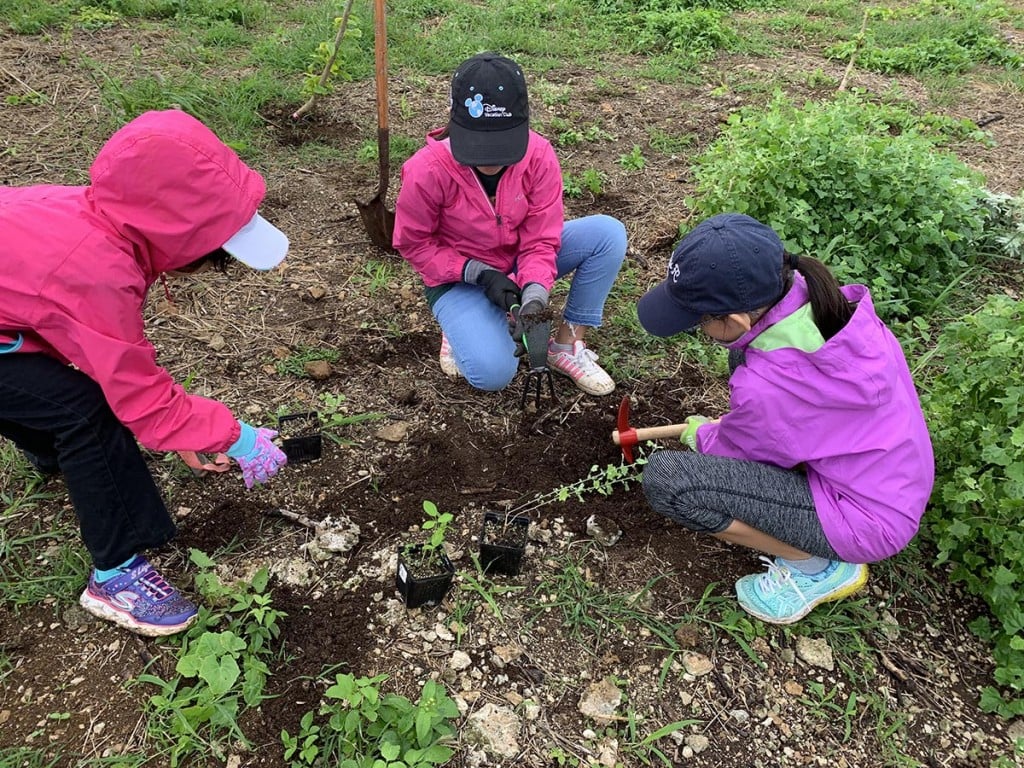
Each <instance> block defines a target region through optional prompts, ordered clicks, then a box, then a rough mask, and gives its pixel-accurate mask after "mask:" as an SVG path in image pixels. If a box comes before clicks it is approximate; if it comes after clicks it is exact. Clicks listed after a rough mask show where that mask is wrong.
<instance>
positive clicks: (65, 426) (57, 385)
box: [0, 353, 175, 569]
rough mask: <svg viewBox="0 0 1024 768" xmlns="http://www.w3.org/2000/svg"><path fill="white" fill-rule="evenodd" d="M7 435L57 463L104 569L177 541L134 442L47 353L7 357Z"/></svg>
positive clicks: (93, 390) (90, 390)
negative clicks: (141, 552) (168, 542)
mask: <svg viewBox="0 0 1024 768" xmlns="http://www.w3.org/2000/svg"><path fill="white" fill-rule="evenodd" d="M0 435H3V436H4V437H7V438H10V439H11V440H13V441H14V443H15V445H17V446H18V447H19V448H21V449H22V450H25V451H28V452H29V453H32V454H34V455H35V456H37V457H38V458H39V459H40V460H41V463H43V464H49V463H53V462H54V461H56V463H57V465H58V466H59V467H60V470H61V471H62V472H63V473H64V479H65V482H66V483H67V486H68V493H69V494H70V496H71V502H72V504H73V505H74V507H75V514H76V515H77V516H78V524H79V527H80V528H81V531H82V539H83V541H84V542H85V546H86V548H87V549H88V550H89V554H90V555H92V560H93V564H94V565H95V566H96V567H97V568H103V569H105V568H113V567H114V566H116V565H120V564H121V563H123V562H124V561H125V560H127V559H128V558H129V557H131V556H132V555H134V554H136V553H138V552H140V551H141V550H143V549H148V548H150V547H158V546H160V545H162V544H165V543H167V541H169V540H170V539H171V537H172V536H174V533H175V528H174V522H173V521H172V520H171V517H170V515H169V514H168V513H167V507H166V506H165V505H164V502H163V499H162V498H161V497H160V493H159V491H158V490H157V487H156V483H154V482H153V476H152V475H151V474H150V472H149V469H148V468H147V467H146V463H145V461H144V460H143V458H142V453H141V452H140V451H139V446H138V444H137V443H136V442H135V437H134V436H133V435H132V433H131V432H129V431H128V429H127V428H125V426H124V425H123V424H121V422H120V421H118V420H117V417H116V416H114V413H113V411H111V410H110V406H109V405H107V401H106V398H104V396H103V391H102V390H101V389H100V387H99V385H98V384H96V382H94V381H93V380H92V379H90V378H89V377H88V376H86V375H85V374H84V373H82V372H81V371H78V370H75V369H74V368H71V367H70V366H67V365H63V364H62V363H60V362H58V361H57V360H54V359H53V358H51V357H48V356H46V355H41V354H21V353H13V354H6V355H0Z"/></svg>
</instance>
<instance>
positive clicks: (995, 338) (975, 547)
mask: <svg viewBox="0 0 1024 768" xmlns="http://www.w3.org/2000/svg"><path fill="white" fill-rule="evenodd" d="M934 360H935V362H937V364H938V365H939V366H940V370H941V373H940V375H938V376H936V377H935V379H934V381H933V382H932V383H931V387H930V391H929V392H927V393H926V394H925V395H924V396H923V398H922V402H923V405H924V408H925V414H926V416H927V418H928V422H929V427H930V429H931V433H932V438H933V442H934V447H935V464H936V482H935V491H934V493H933V495H932V507H931V509H930V511H929V512H928V514H927V515H926V517H925V528H924V529H925V532H926V534H927V535H928V536H929V537H930V538H931V539H933V540H934V541H935V543H936V545H937V546H938V551H939V557H938V561H939V563H944V562H947V561H948V562H950V563H952V564H953V570H952V576H951V577H952V578H953V579H954V580H955V581H961V582H963V583H964V584H965V585H966V586H967V588H968V589H969V590H970V591H971V592H972V593H974V594H976V595H979V596H980V597H982V598H983V599H984V600H985V602H986V603H987V604H988V606H989V608H990V609H991V611H992V617H993V619H994V621H993V620H992V619H990V618H989V617H987V616H984V617H982V618H980V619H978V620H976V621H975V622H973V623H972V625H971V628H972V629H973V630H974V631H975V632H977V633H978V634H979V635H980V636H981V637H983V638H985V639H986V640H989V641H991V642H992V645H993V655H994V657H995V661H996V672H995V681H996V683H997V684H999V685H1000V686H1002V687H1003V688H1004V689H1005V690H1006V691H1007V692H1008V694H1009V695H1008V696H1007V697H1003V696H1001V695H1000V693H999V692H998V691H997V690H996V689H995V688H991V687H990V688H988V689H986V690H985V691H984V692H983V694H982V701H981V704H982V707H983V708H984V709H986V710H987V711H994V712H999V713H1000V714H1002V715H1004V716H1009V715H1019V714H1024V607H1022V603H1021V592H1022V591H1024V418H1022V417H1024V372H1022V370H1021V360H1024V301H1014V300H1012V299H1010V298H1008V297H1006V296H993V297H991V298H990V299H989V300H988V302H987V303H986V304H985V305H984V307H982V308H981V310H980V311H978V312H977V313H975V314H972V315H968V316H967V317H964V318H963V319H961V320H960V321H959V322H956V323H953V324H951V325H949V326H947V327H946V328H944V329H943V331H942V333H941V334H940V336H939V339H938V344H937V347H936V357H935V358H934Z"/></svg>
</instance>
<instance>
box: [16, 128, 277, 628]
mask: <svg viewBox="0 0 1024 768" xmlns="http://www.w3.org/2000/svg"><path fill="white" fill-rule="evenodd" d="M89 177H90V184H89V185H88V186H84V187H74V186H42V185H40V186H29V187H14V188H10V187H7V188H0V242H3V243H4V248H3V265H4V266H3V270H2V272H0V435H3V436H4V437H6V438H8V439H10V440H12V441H13V442H14V443H15V444H16V445H17V446H18V447H19V448H21V449H22V450H23V451H24V452H25V454H26V456H27V457H28V458H29V460H30V461H31V462H32V463H33V464H34V465H35V466H36V468H37V469H40V470H41V471H44V472H56V471H58V470H59V471H61V472H62V473H63V475H64V479H65V481H66V483H67V487H68V493H69V494H70V496H71V501H72V503H73V504H74V507H75V512H76V514H77V516H78V520H79V525H80V528H81V532H82V539H83V540H84V542H85V546H86V548H87V549H88V550H89V554H90V555H91V557H92V561H93V566H94V567H93V570H92V573H91V575H90V577H89V584H88V586H87V587H86V589H85V591H84V592H83V593H82V598H81V603H82V605H83V607H85V609H86V610H88V611H89V612H91V613H93V614H95V615H97V616H100V617H102V618H105V619H109V620H111V621H114V622H116V623H117V624H119V625H121V626H123V627H126V628H127V629H130V630H132V631H134V632H137V633H139V634H142V635H151V636H156V635H169V634H173V633H175V632H179V631H181V630H183V629H185V628H186V627H187V626H188V625H189V624H191V623H192V621H193V620H194V619H195V617H196V606H195V605H193V604H192V603H191V602H190V601H189V600H187V599H186V598H185V597H183V596H182V595H181V594H180V593H179V592H178V590H176V589H175V588H174V587H173V586H171V585H170V584H168V583H167V581H166V580H165V579H164V578H163V577H162V576H161V575H160V574H159V573H158V572H157V571H156V570H155V569H154V568H153V567H152V566H151V565H150V564H149V562H148V561H147V560H146V558H145V557H143V556H142V555H141V554H140V553H141V552H142V550H145V549H148V548H151V547H158V546H161V545H162V544H164V543H166V542H167V541H168V540H169V539H170V538H171V537H172V536H173V535H174V532H175V529H174V523H173V522H172V520H171V518H170V515H168V513H167V509H166V507H165V506H164V502H163V500H162V499H161V497H160V494H159V492H158V490H157V488H156V485H155V483H154V482H153V478H152V476H151V475H150V473H149V470H148V469H147V467H146V464H145V462H144V460H143V457H142V454H141V453H140V451H139V447H138V444H137V443H136V440H138V442H140V443H142V444H143V445H144V446H146V447H147V448H150V449H153V450H158V451H201V452H211V453H213V452H226V453H227V455H228V456H230V457H232V458H234V459H235V460H236V461H237V462H238V464H239V465H240V466H241V468H242V477H243V480H244V481H245V484H246V486H247V487H252V485H253V483H257V482H266V480H267V479H268V478H269V477H271V476H272V475H274V474H275V473H276V472H277V471H278V468H279V467H280V466H282V465H283V464H284V463H285V456H284V454H283V453H282V452H281V451H280V449H278V448H277V447H276V446H275V445H274V444H273V443H272V442H271V439H272V438H273V437H274V435H275V433H274V432H273V431H271V430H269V429H256V428H254V427H252V426H250V425H248V424H246V423H245V422H242V421H239V420H237V419H236V418H235V417H234V416H233V415H232V414H231V411H230V410H228V408H227V407H226V406H225V405H223V404H221V403H219V402H217V401H215V400H209V399H207V398H204V397H198V396H196V395H190V394H188V393H187V392H186V391H185V390H184V389H183V388H182V387H181V385H179V384H178V383H176V382H175V381H174V380H173V379H172V378H171V376H170V374H169V373H168V372H167V371H166V370H165V369H164V368H162V367H161V366H159V365H158V364H157V362H156V350H155V349H154V348H153V346H152V345H151V344H150V342H149V341H148V339H147V338H146V335H145V330H144V328H143V316H142V308H143V304H144V302H145V300H146V293H147V291H148V290H149V288H150V286H151V285H152V284H153V283H154V282H155V281H156V280H157V279H158V278H159V277H160V276H161V275H162V274H185V273H194V272H197V271H199V270H201V269H205V268H207V267H208V266H210V265H211V264H212V265H220V266H223V265H224V264H226V262H227V260H228V259H229V258H230V257H233V258H235V259H237V260H238V261H241V262H242V263H244V264H246V265H248V266H250V267H253V268H254V269H270V268H272V267H274V266H276V265H277V264H278V263H279V262H280V261H281V260H282V259H283V258H284V256H285V254H286V253H287V250H288V239H287V238H286V237H285V236H284V234H283V233H282V232H280V231H279V230H278V229H277V228H275V227H274V226H272V225H271V224H270V223H268V222H267V221H266V220H265V219H263V218H262V217H261V216H260V215H259V213H258V212H257V209H258V207H259V205H260V203H261V202H262V200H263V196H264V194H265V192H266V187H265V185H264V182H263V178H262V177H261V176H260V175H259V174H258V173H257V172H256V171H254V170H252V169H251V168H249V167H248V166H246V165H245V163H243V162H242V161H241V160H240V159H239V157H238V156H237V155H236V154H235V153H234V151H232V150H231V149H230V148H229V147H228V146H227V145H225V144H224V143H223V142H221V141H220V140H219V139H218V138H217V137H216V136H215V135H214V134H213V133H212V132H211V131H210V130H209V129H208V128H206V127H205V126H204V125H203V124H202V123H200V122H199V121H198V120H196V119H195V118H193V117H190V116H189V115H187V114H185V113H184V112H181V111H177V110H168V111H165V112H148V113H146V114H144V115H142V116H141V117H138V118H136V119H135V120H133V121H131V122H130V123H128V124H127V125H125V126H124V127H123V128H121V129H120V130H119V131H117V132H116V133H115V134H114V135H113V136H112V137H111V138H110V139H109V141H107V143H106V144H105V145H104V146H103V148H102V149H101V150H100V152H99V154H98V155H97V157H96V159H95V161H94V162H93V164H92V166H91V168H90V169H89Z"/></svg>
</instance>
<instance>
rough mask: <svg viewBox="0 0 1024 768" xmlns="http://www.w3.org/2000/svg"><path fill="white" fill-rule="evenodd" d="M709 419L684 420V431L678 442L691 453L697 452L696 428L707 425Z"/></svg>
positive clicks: (700, 417) (704, 417) (705, 417)
mask: <svg viewBox="0 0 1024 768" xmlns="http://www.w3.org/2000/svg"><path fill="white" fill-rule="evenodd" d="M709 421H711V419H709V418H708V417H707V416H689V417H687V419H686V429H684V430H683V434H681V435H680V436H679V442H681V443H683V445H685V446H687V447H688V448H689V449H690V450H691V451H696V450H697V428H698V427H700V425H701V424H707V423H708V422H709Z"/></svg>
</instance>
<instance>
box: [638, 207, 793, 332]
mask: <svg viewBox="0 0 1024 768" xmlns="http://www.w3.org/2000/svg"><path fill="white" fill-rule="evenodd" d="M784 254H785V247H784V246H783V244H782V240H781V239H779V236H778V235H777V234H776V233H775V230H773V229H772V228H771V227H769V226H767V225H765V224H762V223H761V222H759V221H758V220H757V219H753V218H751V217H750V216H746V215H744V214H742V213H722V214H719V215H717V216H712V217H711V218H710V219H705V220H704V221H702V222H701V223H700V224H698V225H697V226H696V227H694V228H693V230H691V231H690V233H689V234H687V235H686V237H684V238H683V239H682V240H681V241H680V242H679V245H677V246H676V249H675V250H674V251H673V252H672V258H671V259H669V263H668V277H666V278H665V279H664V280H663V281H662V282H660V283H659V284H658V285H656V286H655V287H654V288H652V289H651V290H649V291H648V292H647V293H645V294H644V295H643V297H641V299H640V302H639V304H637V308H636V311H637V317H638V318H639V320H640V325H642V326H643V327H644V329H645V330H646V331H647V332H648V333H650V334H653V335H655V336H673V335H675V334H677V333H681V332H682V331H690V330H693V329H695V328H696V327H697V326H698V325H700V322H701V320H702V319H703V318H704V317H706V316H709V315H710V316H712V317H717V316H720V315H730V314H733V313H736V312H751V311H753V310H755V309H760V308H761V307H766V306H768V305H769V304H772V303H774V302H775V300H776V299H778V298H779V297H780V296H781V295H782V292H783V279H782V267H783V256H784Z"/></svg>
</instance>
